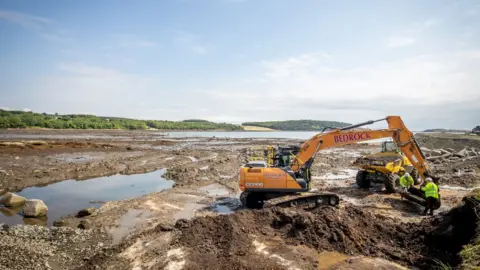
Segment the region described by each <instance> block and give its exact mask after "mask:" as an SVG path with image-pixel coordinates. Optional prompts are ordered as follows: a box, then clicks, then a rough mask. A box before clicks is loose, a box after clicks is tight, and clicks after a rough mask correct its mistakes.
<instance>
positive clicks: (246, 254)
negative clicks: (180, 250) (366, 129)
mask: <svg viewBox="0 0 480 270" xmlns="http://www.w3.org/2000/svg"><path fill="white" fill-rule="evenodd" d="M177 227H178V228H179V229H181V230H182V233H181V234H180V235H179V236H178V240H177V244H176V245H178V246H183V247H186V248H188V249H189V252H188V253H189V256H188V259H187V266H188V267H187V268H188V269H205V267H207V266H208V267H209V269H221V268H222V266H228V267H229V268H232V269H245V268H252V267H254V268H257V269H261V268H269V267H270V265H271V264H272V262H271V261H268V260H266V257H264V256H263V257H259V254H258V253H256V252H255V248H254V247H253V246H252V241H253V239H254V238H253V237H254V236H255V237H258V238H260V239H262V238H263V239H269V238H273V237H278V236H279V237H281V238H282V239H283V241H284V244H288V245H293V246H298V245H305V246H308V247H310V248H313V249H315V250H317V251H337V252H342V253H345V254H349V255H366V256H373V257H383V258H386V259H388V260H391V261H395V262H398V263H400V264H402V265H406V266H419V267H424V266H427V265H428V264H429V263H431V261H430V259H429V257H428V255H429V252H430V251H429V250H428V249H426V248H425V246H424V242H423V241H424V239H425V236H426V235H427V233H428V232H427V231H428V228H429V225H428V224H420V225H419V224H398V222H396V221H395V220H393V219H385V217H379V218H377V217H376V216H374V215H372V214H370V213H367V212H365V211H363V210H361V209H359V208H356V207H351V206H349V207H346V208H345V209H344V210H343V209H342V210H338V209H334V208H323V209H317V210H314V212H306V211H303V210H298V209H297V210H295V211H293V210H292V209H263V210H257V211H240V212H237V213H235V214H233V215H228V216H217V217H204V218H197V219H194V220H192V221H183V222H182V223H177ZM253 235H254V236H253ZM278 267H279V266H278V265H277V267H276V268H278ZM316 267H317V266H316V265H312V269H315V268H316Z"/></svg>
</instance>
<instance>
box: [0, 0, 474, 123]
mask: <svg viewBox="0 0 480 270" xmlns="http://www.w3.org/2000/svg"><path fill="white" fill-rule="evenodd" d="M0 33H1V34H2V37H4V40H3V42H1V43H0V95H1V98H0V108H7V109H20V110H22V109H29V110H32V111H34V112H39V113H42V112H48V113H55V112H57V113H59V114H94V115H98V116H107V117H125V118H134V119H145V120H172V121H178V120H184V119H205V120H209V121H214V122H226V123H233V124H238V123H242V122H251V121H274V120H275V121H284V120H300V119H312V120H329V121H339V122H348V123H353V124H354V123H359V122H363V121H368V120H371V119H379V118H383V117H385V116H387V115H400V116H401V117H402V118H403V119H404V121H405V123H406V125H407V127H408V128H410V129H411V130H424V129H430V128H447V129H472V128H473V127H475V126H477V125H480V122H479V121H480V120H479V119H480V117H479V115H480V91H479V90H478V89H480V77H479V76H478V70H480V3H479V2H478V1H475V0H462V1H456V2H452V1H448V0H439V1H435V0H426V1H413V0H406V1H388V2H387V1H379V0H376V1H374V0H367V1H354V0H347V1H342V2H332V1H314V0H304V1H287V0H278V1H273V0H258V1H253V0H205V1H193V0H165V1H153V0H147V1H141V2H125V1H113V0H106V1H91V0H88V1H59V0H46V1H41V2H40V1H38V2H31V1H3V2H1V3H0Z"/></svg>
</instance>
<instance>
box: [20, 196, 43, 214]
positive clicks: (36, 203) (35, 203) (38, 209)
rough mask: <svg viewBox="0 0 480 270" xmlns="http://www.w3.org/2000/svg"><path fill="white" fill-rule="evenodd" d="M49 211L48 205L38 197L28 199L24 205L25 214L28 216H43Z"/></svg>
mask: <svg viewBox="0 0 480 270" xmlns="http://www.w3.org/2000/svg"><path fill="white" fill-rule="evenodd" d="M47 213H48V207H47V205H46V204H45V203H44V202H43V201H42V200H38V199H32V200H27V201H26V202H25V204H24V205H23V214H24V215H25V216H26V217H43V216H46V215H47Z"/></svg>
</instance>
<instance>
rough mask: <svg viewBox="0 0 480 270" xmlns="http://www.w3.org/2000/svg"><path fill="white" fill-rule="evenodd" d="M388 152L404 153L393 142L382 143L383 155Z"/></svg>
mask: <svg viewBox="0 0 480 270" xmlns="http://www.w3.org/2000/svg"><path fill="white" fill-rule="evenodd" d="M386 152H396V153H399V154H400V153H402V151H400V149H399V148H398V146H397V145H396V144H395V142H393V141H384V142H382V153H386Z"/></svg>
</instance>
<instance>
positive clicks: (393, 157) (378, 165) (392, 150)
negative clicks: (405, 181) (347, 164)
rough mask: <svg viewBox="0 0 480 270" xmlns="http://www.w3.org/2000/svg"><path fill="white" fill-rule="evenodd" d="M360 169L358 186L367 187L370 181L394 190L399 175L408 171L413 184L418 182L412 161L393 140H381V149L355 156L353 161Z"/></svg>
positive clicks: (390, 191)
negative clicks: (376, 151) (373, 152)
mask: <svg viewBox="0 0 480 270" xmlns="http://www.w3.org/2000/svg"><path fill="white" fill-rule="evenodd" d="M353 164H354V165H355V166H357V167H359V168H360V170H358V172H357V176H356V182H357V185H358V186H359V187H360V188H369V187H370V185H371V183H379V184H384V185H385V189H386V190H387V192H389V193H393V192H395V191H396V187H397V186H398V185H399V181H400V176H401V175H403V174H404V173H405V172H408V173H410V175H411V176H412V177H413V179H414V182H415V185H416V184H418V173H417V170H416V169H415V168H414V167H413V165H412V163H411V162H410V160H408V158H407V157H406V156H404V155H403V154H402V152H401V151H400V150H399V149H398V148H397V146H396V145H395V143H394V142H392V141H385V142H382V145H381V151H380V152H378V153H375V154H371V155H366V156H362V157H359V158H357V159H356V160H355V161H354V163H353Z"/></svg>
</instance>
